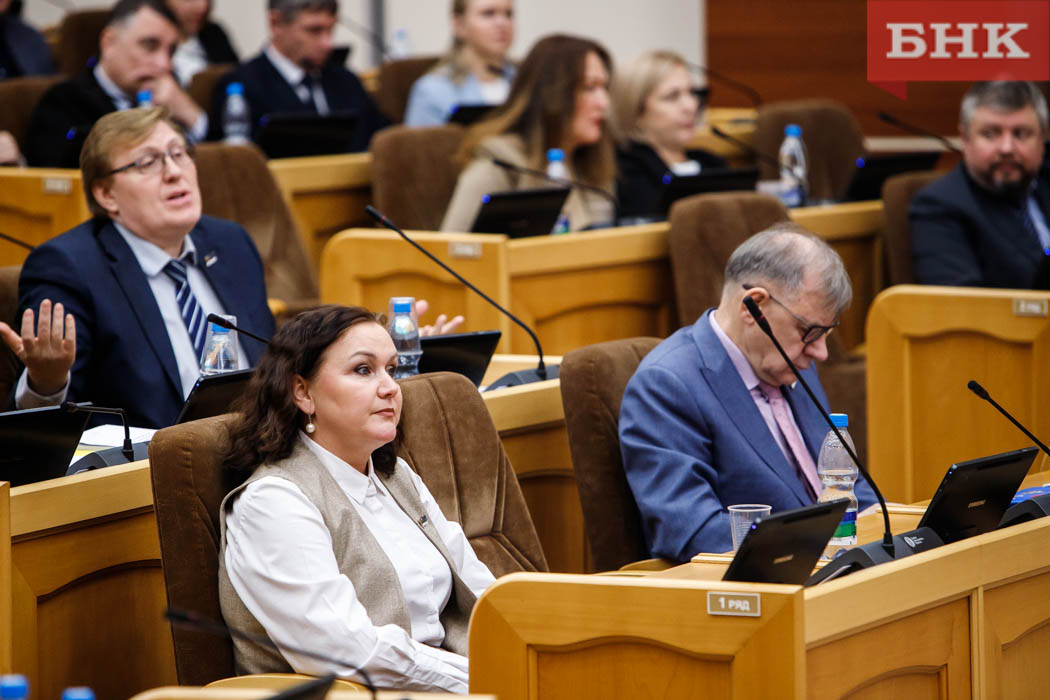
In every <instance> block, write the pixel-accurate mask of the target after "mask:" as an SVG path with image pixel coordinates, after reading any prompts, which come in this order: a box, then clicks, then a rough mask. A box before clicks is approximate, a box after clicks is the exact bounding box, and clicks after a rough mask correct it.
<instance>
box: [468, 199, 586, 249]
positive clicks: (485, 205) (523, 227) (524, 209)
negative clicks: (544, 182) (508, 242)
mask: <svg viewBox="0 0 1050 700" xmlns="http://www.w3.org/2000/svg"><path fill="white" fill-rule="evenodd" d="M568 197H569V188H568V187H543V188H539V189H535V190H517V191H514V192H491V193H489V194H486V195H484V196H483V197H482V198H481V209H480V210H478V215H477V218H475V219H474V225H473V226H471V227H470V230H471V232H473V233H504V234H506V235H507V236H509V237H510V238H525V237H527V236H545V235H547V234H549V233H550V232H551V231H552V230H553V229H554V225H555V224H556V223H558V216H559V215H560V214H561V208H562V207H563V206H565V200H566V199H567V198H568Z"/></svg>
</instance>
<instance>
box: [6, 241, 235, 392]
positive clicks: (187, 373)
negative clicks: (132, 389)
mask: <svg viewBox="0 0 1050 700" xmlns="http://www.w3.org/2000/svg"><path fill="white" fill-rule="evenodd" d="M113 225H114V226H115V227H116V229H117V231H118V232H119V233H120V235H121V237H122V238H123V239H124V241H125V242H126V243H127V244H128V247H129V248H131V252H132V253H133V254H134V255H135V259H136V260H138V263H139V267H141V268H142V272H143V273H144V274H145V275H146V280H147V281H148V282H149V286H150V289H151V290H153V297H154V299H155V300H156V302H157V308H159V309H160V316H161V318H162V319H163V320H164V327H165V328H166V329H167V331H168V341H169V342H170V343H171V349H172V350H173V351H174V353H175V365H176V366H177V367H178V370H179V381H180V382H181V384H182V396H183V398H185V397H186V396H187V395H188V394H189V393H190V390H191V389H192V388H193V385H194V384H195V383H196V382H197V379H198V378H199V377H200V366H201V361H200V357H198V355H197V350H196V349H195V348H194V347H193V341H191V340H190V334H189V331H187V330H186V322H185V321H183V320H182V313H181V312H180V311H179V305H178V303H177V302H176V301H175V291H176V287H175V282H174V281H173V280H172V279H171V278H170V277H168V275H167V273H165V272H164V266H165V265H167V264H168V261H170V260H171V259H172V258H171V256H170V255H168V254H167V253H166V252H165V251H164V250H163V249H162V248H160V247H159V246H157V245H155V244H153V243H150V242H149V241H147V240H146V239H145V238H139V237H138V236H136V235H135V234H133V233H132V232H131V231H129V230H128V229H127V228H126V227H125V226H124V225H123V224H120V223H117V222H116V221H114V222H113ZM190 256H193V257H194V258H196V256H197V249H196V247H195V246H194V245H193V239H192V238H190V237H189V236H186V238H185V240H184V241H183V243H182V254H181V255H180V256H179V258H180V259H185V258H187V257H190ZM202 264H205V265H206V264H207V263H206V262H204V261H200V260H198V261H197V264H195V265H186V277H187V279H189V283H190V290H192V291H193V295H194V296H195V297H197V303H198V304H200V307H201V310H202V311H203V312H204V314H205V316H207V315H208V314H225V313H226V309H225V308H224V307H223V305H222V302H221V301H219V297H218V296H217V295H216V294H215V290H214V289H212V286H211V283H209V282H208V278H206V277H205V276H204V273H203V272H202V271H201V269H200V267H199V266H200V265H202ZM52 301H54V300H52ZM235 347H236V350H237V367H238V369H247V368H249V367H251V364H250V363H249V362H248V356H247V355H246V354H245V352H244V348H242V347H241V343H240V340H239V339H238V340H237V341H236V344H235ZM157 371H158V372H161V371H163V370H162V369H161V368H160V366H159V365H158V366H157ZM113 379H114V381H119V377H114V378H113ZM68 391H69V377H68V376H67V377H66V385H65V387H63V388H62V390H61V391H60V392H58V393H57V394H52V395H50V396H42V395H40V394H38V393H36V392H35V391H33V390H32V389H30V388H29V378H28V376H27V374H26V371H25V370H22V376H21V377H19V379H18V386H17V387H16V389H15V406H16V407H18V408H39V407H41V406H53V405H55V404H58V403H62V402H63V401H65V400H66V394H67V393H68ZM78 398H79V399H81V400H84V401H90V400H91V397H90V396H84V397H78Z"/></svg>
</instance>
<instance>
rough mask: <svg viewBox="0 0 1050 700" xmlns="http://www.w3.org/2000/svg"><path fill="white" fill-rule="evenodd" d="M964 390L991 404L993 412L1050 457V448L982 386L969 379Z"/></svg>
mask: <svg viewBox="0 0 1050 700" xmlns="http://www.w3.org/2000/svg"><path fill="white" fill-rule="evenodd" d="M966 388H967V389H969V390H970V391H972V392H973V393H975V394H977V395H978V396H979V397H981V398H982V399H984V400H985V401H987V402H988V403H990V404H992V406H995V410H997V411H999V413H1002V414H1003V415H1004V416H1006V419H1007V420H1008V421H1010V422H1011V423H1013V424H1014V425H1015V426H1017V429H1018V430H1020V431H1021V432H1022V433H1024V434H1025V435H1026V436H1027V437H1028V439H1029V440H1031V441H1032V442H1034V443H1035V444H1036V445H1038V446H1039V449H1040V450H1042V451H1043V452H1044V453H1045V454H1047V455H1050V448H1048V447H1047V446H1046V445H1044V444H1043V442H1042V441H1041V440H1040V439H1039V438H1037V437H1036V436H1035V435H1033V434H1032V431H1031V430H1029V429H1028V428H1026V427H1024V426H1023V425H1021V424H1020V423H1019V422H1018V420H1017V419H1016V418H1014V417H1013V416H1012V415H1010V413H1009V411H1007V410H1006V409H1005V408H1003V407H1002V406H1000V405H999V404H998V403H996V401H995V399H993V398H992V397H991V396H990V395H989V394H988V392H987V391H986V390H985V388H984V387H983V386H981V385H980V384H978V383H977V382H976V381H974V380H973V379H971V380H970V381H968V382H967V383H966Z"/></svg>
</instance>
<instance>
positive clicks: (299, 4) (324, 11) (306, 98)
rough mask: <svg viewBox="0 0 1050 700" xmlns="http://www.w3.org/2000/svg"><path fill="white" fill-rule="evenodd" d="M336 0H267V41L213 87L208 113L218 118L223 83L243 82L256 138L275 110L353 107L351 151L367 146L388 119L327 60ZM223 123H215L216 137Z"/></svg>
mask: <svg viewBox="0 0 1050 700" xmlns="http://www.w3.org/2000/svg"><path fill="white" fill-rule="evenodd" d="M338 12H339V4H338V2H336V0H269V14H268V21H269V25H270V43H269V45H267V47H266V48H265V49H263V52H262V53H261V54H259V55H258V56H256V57H255V58H253V59H252V60H250V61H248V62H247V63H245V64H243V65H241V66H240V67H239V68H237V69H236V70H235V71H234V72H233V73H231V74H230V75H228V76H227V77H226V78H225V79H224V80H223V81H221V83H220V84H219V85H218V86H217V87H216V91H215V95H214V109H213V110H212V115H213V117H214V119H215V121H216V122H218V121H219V120H220V118H221V115H222V113H223V108H224V105H225V103H226V86H227V85H228V84H229V83H231V82H237V83H241V84H242V85H243V86H244V96H245V98H246V99H247V101H248V108H249V110H251V117H252V121H253V128H252V139H253V140H257V139H258V124H259V118H260V117H262V116H264V115H267V114H275V113H299V114H330V113H332V112H343V111H354V112H356V113H357V127H356V131H355V134H354V138H353V142H352V144H351V146H350V150H351V151H363V150H366V149H367V148H368V143H369V141H371V139H372V134H374V133H375V132H376V131H378V130H380V129H382V128H384V127H386V126H388V125H389V124H390V121H389V120H388V119H387V118H386V117H385V116H384V115H383V114H382V113H381V112H380V111H379V107H378V106H376V104H375V102H374V101H373V100H372V98H371V97H369V95H368V93H367V92H366V91H365V88H364V86H363V85H362V84H361V81H360V80H359V79H358V77H357V76H356V75H354V74H353V73H352V72H350V71H349V70H347V69H346V68H344V67H343V66H339V65H334V64H333V63H331V62H330V61H329V58H330V57H331V54H332V32H333V30H334V29H335V25H336V18H337V16H338ZM221 135H222V134H221V127H220V125H219V124H215V125H214V126H213V129H212V136H213V137H214V138H218V137H220V136H221Z"/></svg>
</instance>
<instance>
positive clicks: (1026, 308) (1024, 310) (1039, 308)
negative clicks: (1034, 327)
mask: <svg viewBox="0 0 1050 700" xmlns="http://www.w3.org/2000/svg"><path fill="white" fill-rule="evenodd" d="M1046 315H1047V308H1046V299H1014V316H1035V317H1037V318H1046Z"/></svg>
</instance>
